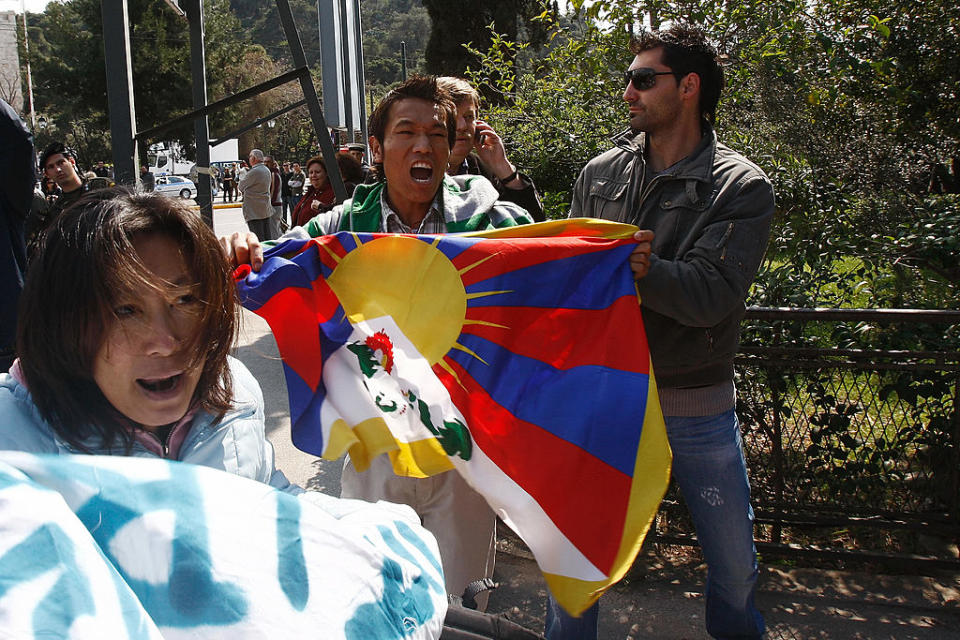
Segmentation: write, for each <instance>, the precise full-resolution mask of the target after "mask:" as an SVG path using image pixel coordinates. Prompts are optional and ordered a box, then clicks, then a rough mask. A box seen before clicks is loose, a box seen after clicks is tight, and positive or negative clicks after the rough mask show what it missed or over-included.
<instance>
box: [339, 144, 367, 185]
mask: <svg viewBox="0 0 960 640" xmlns="http://www.w3.org/2000/svg"><path fill="white" fill-rule="evenodd" d="M337 166H338V167H339V168H340V176H341V177H342V178H343V181H344V182H352V183H353V184H360V183H361V182H363V167H362V166H361V165H360V161H359V160H357V159H356V158H354V157H353V156H352V155H350V154H349V153H348V152H346V151H338V152H337Z"/></svg>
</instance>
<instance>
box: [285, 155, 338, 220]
mask: <svg viewBox="0 0 960 640" xmlns="http://www.w3.org/2000/svg"><path fill="white" fill-rule="evenodd" d="M307 179H308V180H309V181H310V187H309V188H308V189H307V190H306V192H305V193H304V194H303V197H302V198H300V202H298V203H297V206H296V208H295V209H294V210H293V214H292V216H291V218H292V219H291V221H290V224H291V225H292V226H294V227H297V226H303V225H305V224H306V223H307V221H308V220H310V218H312V217H313V216H315V215H317V214H318V213H321V212H323V211H327V210H329V209H330V208H331V207H333V205H334V204H336V198H335V196H334V193H333V185H332V184H330V179H329V176H327V168H326V166H324V164H323V157H322V156H314V157H312V158H310V159H309V160H307Z"/></svg>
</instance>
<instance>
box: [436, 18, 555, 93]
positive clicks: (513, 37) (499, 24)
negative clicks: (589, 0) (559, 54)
mask: <svg viewBox="0 0 960 640" xmlns="http://www.w3.org/2000/svg"><path fill="white" fill-rule="evenodd" d="M423 6H424V7H426V9H427V12H428V13H429V14H430V22H431V28H430V40H429V41H428V42H427V50H426V67H427V71H428V72H429V73H434V74H437V75H456V76H462V75H463V74H464V72H465V71H466V69H467V67H468V66H470V64H471V63H472V62H474V61H475V58H473V56H472V55H471V54H470V53H469V52H468V50H467V49H466V48H464V46H463V45H464V44H471V45H472V46H473V47H475V48H477V49H479V50H481V51H486V50H487V43H488V42H489V40H490V29H491V28H492V29H493V30H494V31H495V32H497V33H499V34H501V35H502V36H503V38H504V39H505V40H509V41H511V42H514V41H517V40H518V39H520V40H522V41H524V42H527V43H530V44H533V45H534V46H536V45H539V44H543V43H544V42H545V39H546V35H547V34H546V31H545V29H544V28H543V26H542V23H541V22H540V21H538V20H535V18H537V17H538V16H542V15H543V13H544V12H545V11H546V12H547V13H551V12H552V13H554V14H555V13H556V12H557V9H556V2H554V3H553V5H552V7H550V8H547V9H545V8H544V6H545V5H542V4H541V2H540V1H539V0H478V1H476V2H473V3H471V4H470V6H469V8H465V7H464V5H462V4H460V3H457V2H448V1H446V0H423Z"/></svg>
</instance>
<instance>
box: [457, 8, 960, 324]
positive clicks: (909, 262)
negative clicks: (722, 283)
mask: <svg viewBox="0 0 960 640" xmlns="http://www.w3.org/2000/svg"><path fill="white" fill-rule="evenodd" d="M570 4H571V6H572V7H573V9H574V11H573V13H572V14H571V15H569V16H561V17H559V18H557V19H553V18H550V17H549V16H547V17H546V22H545V25H546V27H547V29H548V31H549V34H550V35H549V45H548V46H547V47H546V48H545V49H544V50H543V51H542V52H537V54H536V55H529V56H525V55H524V56H518V55H517V52H518V51H520V50H522V49H523V48H525V47H526V45H524V44H523V43H518V42H516V41H515V40H514V39H511V38H509V37H508V36H507V35H506V34H495V35H494V38H493V40H492V45H491V47H490V48H489V50H487V51H483V50H482V49H480V48H479V47H478V48H475V49H474V51H473V53H474V54H475V55H476V56H477V60H478V62H477V63H476V64H475V65H474V68H473V69H472V71H471V75H472V77H473V79H474V81H475V83H477V84H481V85H484V86H485V87H486V93H488V94H494V95H497V96H498V98H499V100H498V101H494V103H493V104H492V105H491V106H490V107H489V108H488V109H487V110H486V114H485V115H486V117H487V119H488V120H490V121H491V122H492V123H493V125H494V126H495V127H496V128H497V130H498V131H500V132H502V133H503V135H504V136H505V139H506V142H507V144H508V145H510V147H511V158H514V159H515V161H517V162H518V163H519V164H521V165H522V166H524V167H526V168H528V170H529V172H530V173H531V174H532V176H533V177H534V179H535V180H536V182H537V184H538V185H539V186H541V187H542V189H543V190H544V191H545V192H546V193H545V203H546V206H547V210H548V213H552V214H553V215H555V216H559V215H565V213H566V210H567V208H568V205H569V198H570V196H569V192H570V188H571V186H572V184H573V181H574V180H575V178H576V175H577V173H578V172H579V169H580V167H582V166H583V164H584V163H585V162H586V161H587V160H588V159H589V158H590V157H592V156H594V155H596V154H597V153H599V152H600V151H602V150H605V149H608V148H609V142H608V138H609V136H611V135H613V134H614V133H616V132H618V131H620V130H622V129H624V128H625V126H626V123H627V116H626V111H625V107H624V105H623V103H622V101H621V100H620V95H621V94H622V91H623V86H622V80H621V75H620V74H621V72H622V71H623V69H625V68H626V66H627V65H628V64H629V61H630V57H631V55H630V53H629V51H628V49H627V41H628V38H629V36H630V34H632V33H637V32H638V31H639V30H640V29H642V28H644V25H649V24H668V23H670V22H673V21H678V20H683V21H686V22H691V23H693V24H696V25H699V26H702V27H704V28H705V29H706V30H707V32H708V33H710V34H711V35H712V36H713V37H714V39H715V40H716V41H717V42H718V44H719V45H720V48H721V50H722V52H723V54H724V55H725V58H726V60H727V64H726V79H727V87H726V89H725V91H724V94H723V98H722V100H721V104H720V110H719V113H718V121H717V129H718V132H719V135H720V137H721V138H722V139H723V140H724V141H725V142H727V143H728V144H729V145H730V146H732V147H734V148H735V149H737V150H738V151H741V152H743V153H744V154H745V155H747V156H748V157H749V158H751V159H752V160H754V161H755V162H757V163H758V164H760V165H761V167H762V168H763V169H764V170H765V171H766V172H767V173H768V175H770V177H771V179H772V180H773V182H774V186H775V189H776V192H777V201H778V215H777V220H776V223H775V228H774V238H773V242H772V245H771V250H770V251H769V252H768V255H769V260H768V264H767V267H766V268H765V269H764V271H763V272H762V273H761V275H760V278H759V279H758V285H757V287H755V289H754V296H755V298H754V300H755V301H756V302H762V303H764V304H774V305H777V304H786V305H790V304H798V305H810V306H817V305H822V306H830V305H834V304H835V305H841V306H842V305H851V304H857V303H858V302H859V303H860V304H863V303H864V302H865V299H866V298H865V297H864V296H865V295H867V292H869V295H868V296H867V298H869V304H879V305H884V304H888V305H891V306H921V307H924V306H926V307H944V306H945V307H948V308H952V307H956V305H957V304H958V302H960V299H958V292H960V288H958V286H957V282H956V277H955V276H956V269H955V267H954V266H952V265H954V264H955V262H956V259H955V255H953V253H952V252H953V251H955V248H956V240H955V237H956V232H955V228H954V229H953V231H950V229H951V225H953V224H955V221H956V215H957V199H956V197H955V196H947V195H939V192H944V191H950V190H951V189H952V188H953V185H954V183H955V176H956V173H955V166H956V164H960V161H958V162H957V163H956V164H954V162H953V159H954V158H960V131H958V129H960V120H958V119H957V118H956V94H957V87H958V86H960V64H958V63H957V60H956V56H954V55H952V52H954V51H957V50H960V29H958V28H957V27H958V25H960V7H958V6H957V5H956V4H955V3H950V2H946V1H945V0H934V1H932V2H925V3H922V4H915V3H907V2H903V1H900V0H822V1H820V2H817V3H812V4H811V3H808V2H804V1H802V0H774V1H772V2H771V1H769V0H763V1H761V0H741V1H739V2H736V3H731V2H728V1H727V0H692V1H680V2H675V1H671V2H665V1H662V0H655V1H648V2H645V3H642V4H639V5H638V4H636V3H632V2H627V1H626V0H596V1H595V2H593V3H591V4H590V5H589V6H587V5H586V4H585V3H583V2H577V1H574V2H571V3H570ZM526 48H529V47H526ZM513 60H517V65H516V66H512V64H511V61H513ZM841 260H844V261H847V262H846V263H845V264H846V266H845V267H844V268H843V269H838V263H839V261H841Z"/></svg>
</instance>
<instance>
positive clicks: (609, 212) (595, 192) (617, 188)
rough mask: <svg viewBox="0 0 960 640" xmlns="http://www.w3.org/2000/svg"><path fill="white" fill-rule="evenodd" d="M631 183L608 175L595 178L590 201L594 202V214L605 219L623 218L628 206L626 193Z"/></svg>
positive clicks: (591, 187)
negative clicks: (625, 207)
mask: <svg viewBox="0 0 960 640" xmlns="http://www.w3.org/2000/svg"><path fill="white" fill-rule="evenodd" d="M628 186H629V183H628V182H627V181H626V180H621V179H613V178H608V177H597V178H594V179H593V181H592V182H591V183H590V198H589V200H590V202H592V203H593V211H592V215H593V216H594V217H596V218H603V219H605V220H617V221H619V220H621V218H622V215H623V208H624V206H626V194H627V187H628Z"/></svg>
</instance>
